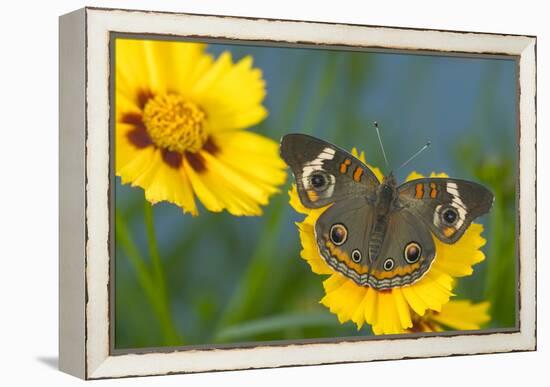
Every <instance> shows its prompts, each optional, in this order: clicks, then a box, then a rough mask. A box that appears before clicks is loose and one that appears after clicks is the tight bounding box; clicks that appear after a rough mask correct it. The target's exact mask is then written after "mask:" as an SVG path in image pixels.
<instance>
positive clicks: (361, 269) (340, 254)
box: [323, 234, 369, 274]
mask: <svg viewBox="0 0 550 387" xmlns="http://www.w3.org/2000/svg"><path fill="white" fill-rule="evenodd" d="M323 237H324V238H325V246H327V249H328V251H329V252H330V255H332V256H333V257H336V258H337V259H338V260H339V261H340V262H343V263H344V264H345V265H346V266H347V267H349V268H350V269H353V270H355V271H356V272H357V273H359V274H365V273H367V272H368V271H369V268H368V266H367V265H362V264H358V263H355V262H353V261H352V260H351V258H350V257H349V255H348V254H347V253H345V252H344V251H343V250H340V249H339V248H338V247H337V246H335V245H334V244H333V243H332V242H331V241H330V240H329V239H328V235H327V234H324V235H323Z"/></svg>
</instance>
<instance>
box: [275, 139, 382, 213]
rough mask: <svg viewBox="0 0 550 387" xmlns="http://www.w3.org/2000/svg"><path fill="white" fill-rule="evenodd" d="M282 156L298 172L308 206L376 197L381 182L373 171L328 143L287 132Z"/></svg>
mask: <svg viewBox="0 0 550 387" xmlns="http://www.w3.org/2000/svg"><path fill="white" fill-rule="evenodd" d="M281 156H282V157H283V159H284V160H285V162H286V163H287V164H288V165H289V166H290V168H291V170H292V173H293V174H294V178H295V180H296V186H297V188H298V195H299V196H300V200H301V202H302V204H303V205H304V206H306V207H308V208H320V207H323V206H326V205H327V204H329V203H333V202H335V201H337V200H343V199H345V198H349V197H361V196H366V197H368V198H370V199H371V200H374V199H375V193H376V187H377V186H378V185H379V182H378V179H377V178H376V176H375V175H374V174H373V173H372V171H371V170H370V169H369V168H368V167H367V166H366V165H365V164H364V163H362V162H361V160H359V159H357V158H356V157H354V156H352V155H351V154H350V153H348V152H346V151H344V150H342V149H340V148H338V147H336V146H334V145H332V144H330V143H328V142H325V141H322V140H319V139H317V138H315V137H311V136H308V135H304V134H287V135H286V136H284V137H283V138H282V140H281Z"/></svg>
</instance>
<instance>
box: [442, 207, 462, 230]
mask: <svg viewBox="0 0 550 387" xmlns="http://www.w3.org/2000/svg"><path fill="white" fill-rule="evenodd" d="M441 219H442V220H443V223H445V224H446V225H448V226H453V225H454V224H455V223H456V222H457V220H458V212H457V211H456V210H455V209H454V208H452V207H449V208H445V209H444V210H443V211H442V212H441Z"/></svg>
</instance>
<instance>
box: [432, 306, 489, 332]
mask: <svg viewBox="0 0 550 387" xmlns="http://www.w3.org/2000/svg"><path fill="white" fill-rule="evenodd" d="M489 307H490V303H489V302H480V303H479V304H472V302H471V301H468V300H460V301H459V300H456V301H451V302H449V303H448V304H446V305H445V306H444V307H443V308H442V309H441V312H440V313H434V314H433V315H432V316H431V319H432V320H434V321H436V322H438V323H440V324H443V325H445V326H447V327H449V328H452V329H456V330H474V329H481V326H482V325H483V324H485V323H486V322H488V321H489V320H490V318H491V317H490V316H489Z"/></svg>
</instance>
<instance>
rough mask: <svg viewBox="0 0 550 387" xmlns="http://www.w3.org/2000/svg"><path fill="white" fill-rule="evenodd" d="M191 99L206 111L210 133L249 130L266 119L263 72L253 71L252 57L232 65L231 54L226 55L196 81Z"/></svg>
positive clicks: (254, 69)
mask: <svg viewBox="0 0 550 387" xmlns="http://www.w3.org/2000/svg"><path fill="white" fill-rule="evenodd" d="M192 95H193V98H194V99H195V100H196V101H197V102H198V103H199V104H200V105H201V106H203V107H204V109H205V111H206V113H207V115H208V117H209V120H208V130H209V131H211V132H218V131H225V130H234V129H242V128H246V127H248V126H251V125H255V124H257V123H259V122H260V121H262V120H263V119H264V118H265V117H266V116H267V110H266V109H265V108H264V107H263V106H262V105H261V102H262V101H263V99H264V97H265V95H266V91H265V82H264V81H263V79H262V72H261V71H260V70H259V69H257V68H253V67H252V57H250V56H247V57H245V58H243V59H241V60H240V61H239V62H238V63H236V64H235V65H233V61H232V59H231V54H230V53H229V52H225V53H223V54H222V55H221V56H220V57H219V58H218V60H217V61H216V62H215V63H214V65H213V66H212V67H211V68H210V69H209V71H207V72H205V74H204V75H203V76H202V77H201V78H200V79H199V80H197V82H196V84H195V85H194V87H193V89H192Z"/></svg>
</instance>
